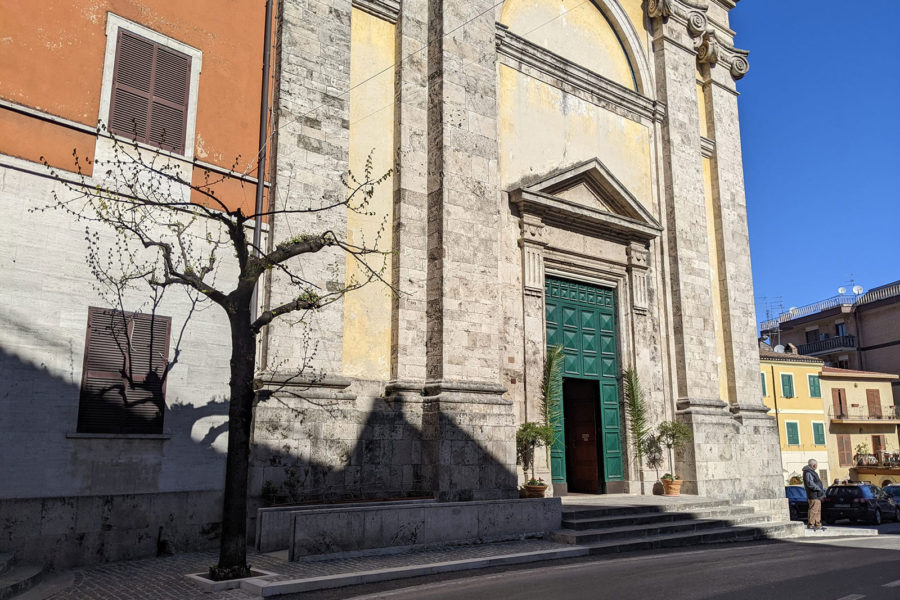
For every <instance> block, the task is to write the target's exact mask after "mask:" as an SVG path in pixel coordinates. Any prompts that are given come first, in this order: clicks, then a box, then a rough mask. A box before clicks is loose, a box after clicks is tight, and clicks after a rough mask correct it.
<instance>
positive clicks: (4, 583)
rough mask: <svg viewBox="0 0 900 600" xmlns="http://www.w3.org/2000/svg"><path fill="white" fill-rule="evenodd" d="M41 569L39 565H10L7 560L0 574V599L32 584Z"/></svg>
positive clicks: (21, 590) (20, 591) (38, 577)
mask: <svg viewBox="0 0 900 600" xmlns="http://www.w3.org/2000/svg"><path fill="white" fill-rule="evenodd" d="M43 571H44V569H43V567H41V566H40V565H11V564H10V562H7V563H6V567H5V570H4V571H3V573H2V574H0V600H6V599H7V598H12V597H13V596H15V595H16V594H20V593H22V592H24V591H26V590H28V589H29V588H31V587H32V586H34V585H35V584H36V583H37V582H38V581H39V580H40V578H41V575H42V574H43Z"/></svg>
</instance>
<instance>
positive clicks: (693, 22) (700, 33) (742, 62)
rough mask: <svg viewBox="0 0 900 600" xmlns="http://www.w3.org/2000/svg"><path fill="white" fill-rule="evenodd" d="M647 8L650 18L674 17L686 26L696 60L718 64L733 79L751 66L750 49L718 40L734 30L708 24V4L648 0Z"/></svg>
mask: <svg viewBox="0 0 900 600" xmlns="http://www.w3.org/2000/svg"><path fill="white" fill-rule="evenodd" d="M646 7H647V16H648V17H649V18H651V19H659V20H661V21H665V20H668V19H673V20H675V21H676V22H678V23H681V24H683V25H684V26H685V27H686V28H687V32H688V34H689V35H690V36H691V37H692V38H694V39H695V41H694V50H695V51H696V52H697V61H698V62H699V63H701V64H708V65H710V66H712V65H716V64H720V63H721V64H722V65H724V66H726V67H727V68H728V70H729V72H730V73H731V76H732V77H733V78H734V79H735V80H738V79H740V78H741V77H743V76H744V75H746V74H747V71H748V70H749V69H750V63H749V62H748V61H747V55H748V54H749V51H747V50H740V49H738V48H735V47H734V46H732V45H731V44H730V43H728V42H725V41H722V40H720V39H719V35H720V34H724V35H726V36H728V35H733V32H732V31H731V30H730V29H727V28H724V27H721V26H720V25H717V24H714V23H711V22H710V20H709V18H708V17H707V15H706V11H707V9H708V7H706V6H701V5H698V4H694V3H693V2H691V1H690V0H647V4H646Z"/></svg>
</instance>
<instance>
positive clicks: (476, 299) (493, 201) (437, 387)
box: [423, 0, 516, 500]
mask: <svg viewBox="0 0 900 600" xmlns="http://www.w3.org/2000/svg"><path fill="white" fill-rule="evenodd" d="M493 5H494V2H493V1H492V0H475V1H472V0H469V1H463V0H443V1H442V0H429V4H428V42H429V46H428V80H429V88H428V171H427V172H428V177H427V189H428V201H427V206H428V224H427V236H428V242H427V248H428V270H427V284H426V295H427V301H428V309H427V338H426V375H427V377H428V380H429V381H428V383H427V385H426V390H425V391H426V396H427V397H428V398H427V402H426V411H425V412H426V414H425V415H423V420H424V421H425V423H426V425H425V426H424V427H425V431H424V432H423V434H424V436H425V437H426V439H427V440H429V441H430V444H428V453H429V457H430V459H431V460H432V464H433V465H434V468H435V475H436V478H435V479H436V482H435V495H436V497H437V498H438V499H440V500H464V499H489V498H503V497H512V496H514V495H515V493H516V492H515V489H516V485H515V419H514V416H513V412H512V403H511V402H510V401H508V400H505V399H504V398H503V397H502V394H503V392H504V389H503V388H502V387H501V386H500V384H499V381H500V364H499V357H498V351H497V348H498V347H499V342H500V338H499V322H500V313H501V311H500V305H499V278H498V265H499V243H500V194H499V189H498V174H497V122H496V119H497V90H496V78H497V74H496V50H495V46H494V35H495V33H494V31H495V24H494V11H493V10H492V8H493Z"/></svg>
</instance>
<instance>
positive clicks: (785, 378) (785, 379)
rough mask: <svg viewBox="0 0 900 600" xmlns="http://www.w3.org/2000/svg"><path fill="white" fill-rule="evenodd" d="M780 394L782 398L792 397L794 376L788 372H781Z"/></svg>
mask: <svg viewBox="0 0 900 600" xmlns="http://www.w3.org/2000/svg"><path fill="white" fill-rule="evenodd" d="M781 396H782V397H783V398H793V397H794V376H793V375H790V374H789V373H782V374H781Z"/></svg>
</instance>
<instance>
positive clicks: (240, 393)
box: [210, 299, 256, 579]
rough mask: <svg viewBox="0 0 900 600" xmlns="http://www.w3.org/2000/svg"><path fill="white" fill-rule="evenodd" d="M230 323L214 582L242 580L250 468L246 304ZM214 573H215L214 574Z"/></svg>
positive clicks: (251, 354)
mask: <svg viewBox="0 0 900 600" xmlns="http://www.w3.org/2000/svg"><path fill="white" fill-rule="evenodd" d="M239 304H241V306H238V307H236V310H235V312H234V313H233V314H229V315H228V316H229V321H230V323H231V381H230V383H229V385H230V389H231V400H230V402H229V408H228V456H227V457H226V460H225V502H224V506H223V509H222V543H221V547H220V549H219V563H218V565H216V567H215V568H214V569H213V568H211V569H210V574H211V575H213V578H215V579H234V578H237V577H246V576H248V575H249V574H250V573H249V570H250V569H249V567H248V565H247V480H248V477H249V473H248V472H249V467H250V426H251V422H252V418H253V399H254V391H253V377H254V372H255V369H256V339H255V337H256V336H255V335H254V334H253V331H252V330H251V329H250V309H249V306H250V303H249V299H248V301H247V302H240V303H239ZM214 571H215V572H214Z"/></svg>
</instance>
